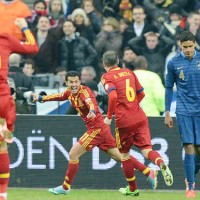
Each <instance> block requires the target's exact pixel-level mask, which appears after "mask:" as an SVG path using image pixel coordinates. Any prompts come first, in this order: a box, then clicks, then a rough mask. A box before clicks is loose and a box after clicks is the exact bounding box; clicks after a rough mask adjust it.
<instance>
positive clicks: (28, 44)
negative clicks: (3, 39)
mask: <svg viewBox="0 0 200 200" xmlns="http://www.w3.org/2000/svg"><path fill="white" fill-rule="evenodd" d="M22 31H23V33H24V35H25V38H26V41H25V42H21V41H19V40H18V39H17V38H15V37H14V36H11V35H9V36H8V41H9V44H10V47H11V50H12V52H15V53H22V54H23V53H25V54H36V53H37V52H38V50H39V48H38V45H37V43H36V41H35V38H34V36H33V34H32V33H31V31H30V29H27V28H25V29H23V30H22Z"/></svg>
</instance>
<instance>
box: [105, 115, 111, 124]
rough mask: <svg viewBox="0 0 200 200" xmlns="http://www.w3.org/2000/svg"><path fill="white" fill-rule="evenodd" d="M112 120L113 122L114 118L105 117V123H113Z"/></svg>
mask: <svg viewBox="0 0 200 200" xmlns="http://www.w3.org/2000/svg"><path fill="white" fill-rule="evenodd" d="M111 122H112V119H108V117H106V118H105V119H104V123H105V124H108V125H111Z"/></svg>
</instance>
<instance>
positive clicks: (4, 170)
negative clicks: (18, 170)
mask: <svg viewBox="0 0 200 200" xmlns="http://www.w3.org/2000/svg"><path fill="white" fill-rule="evenodd" d="M9 164H10V159H9V155H8V152H3V153H0V196H3V197H5V198H6V196H7V187H8V183H9V178H10V168H9Z"/></svg>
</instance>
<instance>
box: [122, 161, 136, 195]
mask: <svg viewBox="0 0 200 200" xmlns="http://www.w3.org/2000/svg"><path fill="white" fill-rule="evenodd" d="M122 169H123V172H124V175H125V177H126V180H127V182H128V184H129V186H130V191H132V192H133V191H135V190H136V189H137V184H136V178H135V173H134V164H133V161H132V159H131V158H128V159H126V160H122Z"/></svg>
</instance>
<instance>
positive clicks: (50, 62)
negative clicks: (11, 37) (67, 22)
mask: <svg viewBox="0 0 200 200" xmlns="http://www.w3.org/2000/svg"><path fill="white" fill-rule="evenodd" d="M63 21H64V18H61V19H60V20H59V23H58V25H57V26H56V27H53V28H51V29H49V31H48V35H47V38H46V40H45V42H44V43H43V44H42V46H41V47H40V50H39V53H38V54H37V57H35V59H34V61H35V64H36V73H40V74H43V73H54V71H55V68H56V67H57V66H59V65H58V64H57V61H56V55H57V48H56V44H57V42H58V41H59V40H60V39H61V38H62V37H63V36H64V32H63Z"/></svg>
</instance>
